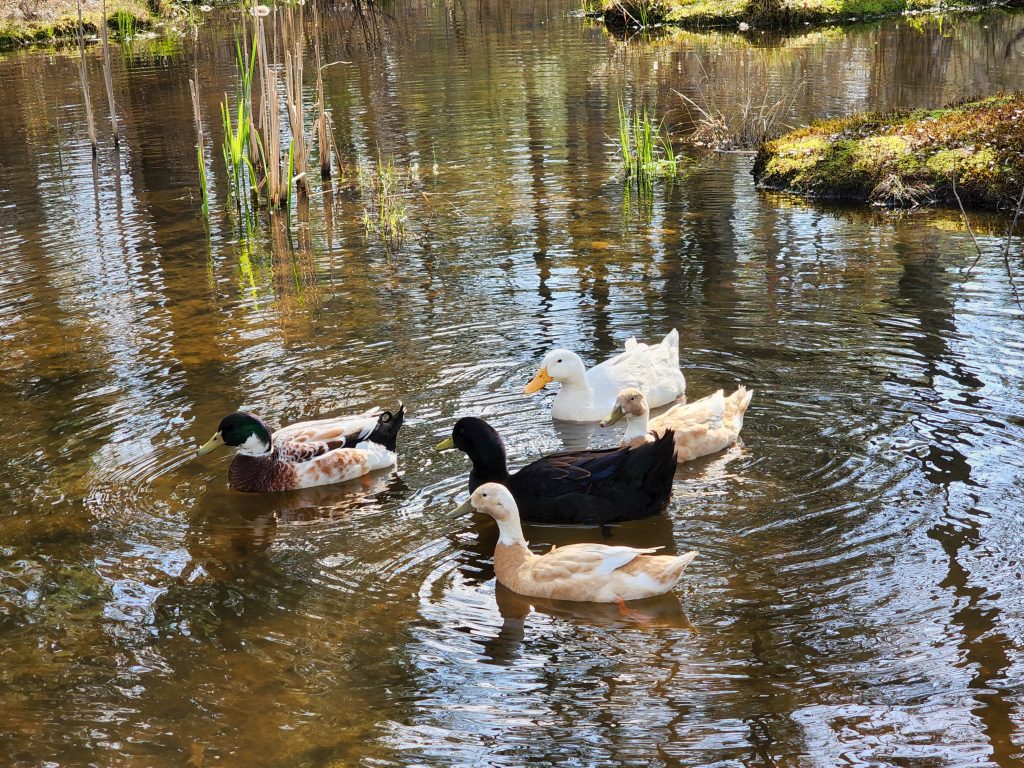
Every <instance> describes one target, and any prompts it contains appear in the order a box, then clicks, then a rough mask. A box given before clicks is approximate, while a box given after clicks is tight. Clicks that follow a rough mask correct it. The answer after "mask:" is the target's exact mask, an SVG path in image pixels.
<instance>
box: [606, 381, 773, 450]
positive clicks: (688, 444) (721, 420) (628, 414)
mask: <svg viewBox="0 0 1024 768" xmlns="http://www.w3.org/2000/svg"><path fill="white" fill-rule="evenodd" d="M753 396H754V393H753V392H752V391H750V390H748V389H747V388H746V387H744V386H742V385H740V386H739V387H737V388H736V391H735V392H733V393H732V394H731V395H729V396H728V397H726V396H725V394H724V393H723V391H722V390H721V389H720V390H718V391H717V392H715V393H714V394H712V395H708V396H707V397H704V398H701V399H700V400H695V401H694V402H692V403H687V404H685V405H677V406H674V407H672V408H670V409H669V410H667V411H665V412H664V413H662V414H660V415H658V416H656V417H654V418H653V419H650V421H648V417H649V416H650V413H651V410H650V408H649V407H648V405H647V398H646V397H644V393H643V392H641V391H640V390H639V389H636V388H634V387H627V388H626V389H624V390H622V391H621V392H619V395H618V397H617V398H615V406H614V407H613V408H612V412H611V413H609V414H608V415H607V416H606V417H605V418H604V421H602V422H601V426H602V427H607V426H611V425H612V424H614V423H615V422H617V421H618V420H619V419H621V418H622V417H625V418H626V432H625V434H624V435H623V436H622V445H624V446H631V447H636V446H638V445H642V444H643V443H645V442H648V441H649V440H651V439H653V438H654V437H655V436H658V437H660V436H661V435H663V434H665V432H666V431H667V430H672V434H673V437H674V439H675V444H676V461H679V462H683V461H693V460H694V459H696V458H699V457H701V456H707V455H709V454H712V453H717V452H718V451H721V450H722V449H724V448H728V447H729V446H730V445H732V444H733V443H735V442H736V439H737V438H738V437H739V435H740V430H741V429H743V416H744V414H745V413H746V412H747V407H748V406H749V405H750V398H752V397H753Z"/></svg>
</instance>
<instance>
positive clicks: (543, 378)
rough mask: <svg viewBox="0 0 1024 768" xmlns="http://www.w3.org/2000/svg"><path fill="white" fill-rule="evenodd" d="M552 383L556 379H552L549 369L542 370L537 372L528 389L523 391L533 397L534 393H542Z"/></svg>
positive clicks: (527, 386)
mask: <svg viewBox="0 0 1024 768" xmlns="http://www.w3.org/2000/svg"><path fill="white" fill-rule="evenodd" d="M552 381H554V379H552V378H551V376H549V375H548V369H547V368H541V369H540V370H539V371H537V375H536V376H534V377H533V379H532V380H531V381H530V383H529V384H527V385H526V388H525V389H524V390H523V393H524V394H527V395H532V394H533V393H534V392H540V391H541V390H542V389H544V387H546V386H547V385H548V384H550V383H551V382H552Z"/></svg>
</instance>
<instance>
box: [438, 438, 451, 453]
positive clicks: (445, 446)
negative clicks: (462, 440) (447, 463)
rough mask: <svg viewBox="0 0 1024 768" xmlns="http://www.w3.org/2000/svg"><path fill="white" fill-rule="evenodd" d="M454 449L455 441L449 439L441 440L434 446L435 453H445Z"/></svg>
mask: <svg viewBox="0 0 1024 768" xmlns="http://www.w3.org/2000/svg"><path fill="white" fill-rule="evenodd" d="M454 447H455V441H454V440H452V439H451V438H450V437H449V438H446V439H444V440H442V441H441V442H440V443H438V444H437V445H435V446H434V450H435V451H447V450H449V449H451V448H454Z"/></svg>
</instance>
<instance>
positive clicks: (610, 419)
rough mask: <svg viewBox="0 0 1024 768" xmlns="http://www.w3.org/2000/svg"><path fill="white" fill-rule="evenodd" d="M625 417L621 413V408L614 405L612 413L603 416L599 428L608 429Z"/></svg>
mask: <svg viewBox="0 0 1024 768" xmlns="http://www.w3.org/2000/svg"><path fill="white" fill-rule="evenodd" d="M625 415H626V414H624V413H623V412H622V406H620V405H616V406H615V407H614V408H612V412H611V413H609V414H608V415H607V416H605V417H604V418H603V419H602V420H601V426H602V427H610V426H611V425H612V424H614V423H615V422H617V421H618V420H619V419H621V418H622V417H623V416H625Z"/></svg>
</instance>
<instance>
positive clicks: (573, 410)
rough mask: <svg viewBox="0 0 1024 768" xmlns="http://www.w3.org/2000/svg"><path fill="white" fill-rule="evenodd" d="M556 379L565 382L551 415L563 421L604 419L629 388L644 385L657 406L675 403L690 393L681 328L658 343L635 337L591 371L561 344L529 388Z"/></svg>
mask: <svg viewBox="0 0 1024 768" xmlns="http://www.w3.org/2000/svg"><path fill="white" fill-rule="evenodd" d="M552 381H557V382H559V383H560V384H561V385H562V386H561V389H559V391H558V394H557V395H555V400H554V402H553V403H552V405H551V416H552V418H555V419H560V420H562V421H599V420H600V419H601V417H603V416H604V415H605V414H607V413H608V411H609V410H610V409H611V407H612V405H613V404H614V402H615V397H616V395H617V394H618V393H619V391H620V390H622V389H624V388H625V387H636V388H637V389H640V390H641V391H642V392H643V393H644V394H645V395H646V396H647V401H648V402H649V403H650V404H651V407H653V408H656V407H658V406H659V405H665V404H667V403H671V402H672V401H673V400H676V399H678V398H682V397H683V395H684V394H685V392H686V379H685V378H684V377H683V373H682V371H680V370H679V332H678V331H677V330H675V329H672V330H671V331H669V333H668V334H667V335H666V336H665V338H664V339H662V340H661V342H660V343H658V344H644V343H641V342H638V341H637V340H636V339H635V338H630V339H628V340H627V341H626V344H625V349H624V350H623V351H622V352H620V353H619V354H618V355H616V356H615V357H613V358H611V359H610V360H606V361H604V362H603V363H601V364H599V365H595V366H594V367H593V368H591V369H590V370H587V368H586V366H585V365H584V364H583V360H581V359H580V356H579V355H577V354H576V353H575V352H572V351H570V350H567V349H556V350H554V351H553V352H549V353H548V354H547V356H545V358H544V360H543V362H542V363H541V367H540V370H539V371H537V375H536V376H534V377H533V380H532V381H531V382H530V383H529V384H527V385H526V389H525V392H526V393H527V394H530V393H533V392H539V391H540V390H541V389H543V388H544V387H545V386H546V385H547V384H549V383H550V382H552Z"/></svg>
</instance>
